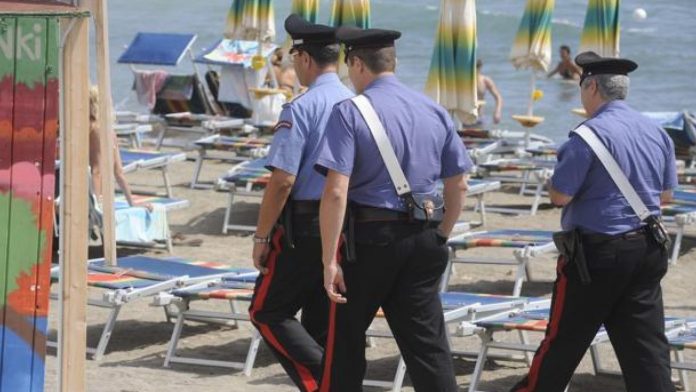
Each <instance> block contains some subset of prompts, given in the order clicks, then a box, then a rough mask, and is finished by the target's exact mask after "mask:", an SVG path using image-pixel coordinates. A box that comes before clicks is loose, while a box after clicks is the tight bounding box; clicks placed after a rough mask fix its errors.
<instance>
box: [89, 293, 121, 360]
mask: <svg viewBox="0 0 696 392" xmlns="http://www.w3.org/2000/svg"><path fill="white" fill-rule="evenodd" d="M121 306H122V305H114V307H113V308H112V309H111V312H110V313H109V318H108V319H107V320H106V324H105V325H104V329H103V330H102V334H101V336H100V337H99V343H97V347H96V348H95V349H94V353H92V359H93V360H95V361H99V360H101V359H102V357H103V356H104V351H106V346H107V345H108V344H109V340H110V339H111V334H112V333H113V331H114V327H115V326H116V319H117V318H118V313H119V312H120V311H121Z"/></svg>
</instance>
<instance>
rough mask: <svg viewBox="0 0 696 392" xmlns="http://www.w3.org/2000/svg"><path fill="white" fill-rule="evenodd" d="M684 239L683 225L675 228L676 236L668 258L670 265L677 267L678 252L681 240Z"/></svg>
mask: <svg viewBox="0 0 696 392" xmlns="http://www.w3.org/2000/svg"><path fill="white" fill-rule="evenodd" d="M683 238H684V225H683V224H679V225H678V227H677V235H676V237H675V238H674V245H672V257H670V258H669V263H670V264H672V265H677V261H678V260H679V251H680V250H681V243H682V239H683Z"/></svg>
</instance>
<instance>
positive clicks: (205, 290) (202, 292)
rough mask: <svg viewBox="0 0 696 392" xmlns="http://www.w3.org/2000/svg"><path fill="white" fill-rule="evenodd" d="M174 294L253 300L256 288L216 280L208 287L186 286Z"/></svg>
mask: <svg viewBox="0 0 696 392" xmlns="http://www.w3.org/2000/svg"><path fill="white" fill-rule="evenodd" d="M172 294H174V295H176V296H177V297H181V298H189V299H224V300H242V301H251V297H252V295H253V294H254V290H253V289H252V288H250V287H249V285H247V284H244V283H236V282H229V281H223V282H216V283H214V284H211V285H210V286H208V287H202V288H195V289H194V288H184V289H179V290H174V291H173V292H172Z"/></svg>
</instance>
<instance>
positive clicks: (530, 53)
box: [510, 0, 554, 126]
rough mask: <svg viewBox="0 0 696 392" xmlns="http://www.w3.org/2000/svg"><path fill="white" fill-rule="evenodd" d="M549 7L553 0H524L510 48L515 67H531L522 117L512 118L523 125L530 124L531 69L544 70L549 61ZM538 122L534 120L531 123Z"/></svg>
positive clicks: (533, 77) (552, 5)
mask: <svg viewBox="0 0 696 392" xmlns="http://www.w3.org/2000/svg"><path fill="white" fill-rule="evenodd" d="M553 7H554V0H527V6H526V7H525V9H524V15H523V16H522V22H520V27H519V28H518V30H517V35H516V36H515V43H514V44H513V45H512V50H511V51H510V61H512V64H513V65H514V66H515V68H518V69H519V68H526V69H530V70H531V71H532V77H531V89H530V92H529V105H528V107H527V116H523V117H525V118H523V119H522V120H520V119H519V118H515V119H517V120H518V121H520V123H522V124H523V125H525V126H528V125H529V124H531V122H530V121H527V120H531V119H532V117H533V112H534V110H533V103H534V99H533V95H534V91H535V90H536V75H535V72H537V71H541V72H546V71H547V70H548V69H549V64H550V63H551V15H552V14H553ZM518 117H519V116H518ZM520 118H521V117H520ZM534 120H535V121H537V120H538V122H541V121H543V118H534ZM538 122H535V123H534V125H536V124H538Z"/></svg>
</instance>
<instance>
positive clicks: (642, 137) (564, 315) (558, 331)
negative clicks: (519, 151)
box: [513, 52, 677, 392]
mask: <svg viewBox="0 0 696 392" xmlns="http://www.w3.org/2000/svg"><path fill="white" fill-rule="evenodd" d="M575 62H576V63H577V64H578V65H579V66H581V67H582V71H583V72H582V77H581V79H580V87H581V99H582V104H583V106H584V107H585V110H586V111H587V114H588V116H589V119H588V120H587V121H585V122H584V125H585V126H587V127H588V128H590V129H591V130H592V131H593V133H594V134H596V135H597V137H598V138H599V139H600V140H601V141H602V143H603V144H604V145H605V146H606V147H607V149H608V150H609V152H610V153H611V155H612V156H613V157H614V159H615V160H616V161H617V163H618V165H619V167H620V168H621V170H622V171H623V172H624V173H625V175H626V177H627V178H628V180H629V182H630V184H631V185H632V186H633V188H635V190H636V192H637V193H638V195H639V196H640V198H641V199H642V201H643V203H644V204H645V205H646V206H647V207H648V209H649V210H650V212H651V213H652V214H653V215H654V216H659V214H660V202H661V201H663V202H665V201H668V200H669V199H670V198H671V191H672V189H673V188H674V187H675V186H677V176H676V167H675V158H674V146H673V145H672V141H671V140H670V138H669V137H668V136H667V134H666V133H665V132H664V131H663V130H662V129H660V127H658V126H657V125H656V124H654V123H653V122H652V121H651V120H649V119H648V118H646V117H644V116H643V115H641V114H640V113H638V112H636V111H635V110H633V109H632V108H631V107H629V106H628V105H627V104H626V102H625V101H624V99H625V98H626V95H627V93H628V85H629V78H628V76H627V75H628V73H629V72H632V71H633V70H635V69H636V68H637V67H638V65H637V64H636V63H634V62H633V61H631V60H627V59H618V58H603V57H600V56H598V55H597V54H595V53H593V52H585V53H581V54H580V55H578V56H577V57H576V59H575ZM549 191H550V196H551V201H552V202H553V203H554V204H556V205H559V206H563V213H562V218H561V225H562V227H563V230H565V231H568V232H569V231H573V230H576V231H578V232H579V234H578V236H579V238H580V239H579V242H580V246H579V248H580V249H581V250H582V252H583V253H584V261H585V263H584V264H585V265H584V266H582V265H578V263H574V262H573V261H572V260H568V259H566V257H564V256H561V258H559V261H558V267H557V278H556V282H555V284H554V291H553V299H552V306H551V318H550V322H549V327H548V329H547V331H546V337H545V339H544V340H543V342H542V344H541V346H540V348H539V349H538V350H537V353H536V355H535V356H534V360H533V362H532V366H531V368H530V370H529V374H528V376H527V377H525V378H524V379H523V380H522V381H521V382H520V383H519V384H518V385H517V386H515V387H514V388H513V390H514V391H563V389H564V388H565V387H566V385H567V384H568V382H569V381H570V378H571V376H572V374H573V371H574V370H575V368H576V367H577V365H578V363H579V362H580V360H581V359H582V357H583V355H584V353H585V351H586V350H587V347H588V346H589V344H590V342H591V341H592V339H593V338H594V336H595V334H596V333H597V331H598V329H599V328H600V327H601V326H602V325H604V326H605V327H606V330H607V333H608V334H609V337H610V339H611V343H612V345H613V346H614V350H615V352H616V354H617V356H618V359H619V364H620V365H621V370H622V372H623V377H624V381H625V383H626V387H627V389H628V391H631V392H633V391H646V392H648V391H650V392H664V391H673V390H674V386H673V385H672V382H671V380H670V361H669V348H668V345H667V340H666V338H665V335H664V314H663V306H662V291H661V289H660V280H661V279H662V277H663V276H664V275H665V273H666V272H667V251H666V249H665V248H664V247H662V246H660V244H659V243H658V242H657V241H656V240H655V239H653V236H652V232H651V231H650V230H648V227H646V226H645V225H644V223H643V222H642V221H641V219H640V218H638V217H637V216H636V214H635V213H634V211H633V209H632V208H631V207H630V205H629V204H628V202H627V199H626V198H625V197H624V196H623V195H622V193H621V192H620V191H619V188H618V187H617V186H616V185H615V183H614V181H612V179H611V178H610V177H609V173H608V172H607V170H606V169H605V168H604V166H603V165H602V163H601V162H600V161H599V160H598V158H597V156H596V155H595V153H594V152H593V150H592V149H591V148H590V147H589V145H588V144H587V143H585V141H584V140H583V139H582V138H581V137H580V136H579V135H578V134H576V133H574V132H572V133H571V134H570V138H569V140H568V141H566V142H565V143H564V144H563V145H562V146H561V148H560V149H559V152H558V163H557V165H556V169H555V172H554V175H553V177H552V178H551V180H550V184H549ZM583 268H584V269H585V271H586V273H587V275H588V278H589V279H588V280H586V281H584V282H583V279H582V277H581V270H582V269H583Z"/></svg>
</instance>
